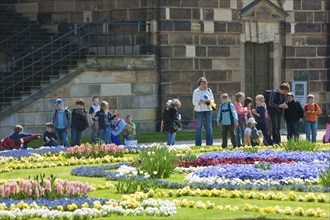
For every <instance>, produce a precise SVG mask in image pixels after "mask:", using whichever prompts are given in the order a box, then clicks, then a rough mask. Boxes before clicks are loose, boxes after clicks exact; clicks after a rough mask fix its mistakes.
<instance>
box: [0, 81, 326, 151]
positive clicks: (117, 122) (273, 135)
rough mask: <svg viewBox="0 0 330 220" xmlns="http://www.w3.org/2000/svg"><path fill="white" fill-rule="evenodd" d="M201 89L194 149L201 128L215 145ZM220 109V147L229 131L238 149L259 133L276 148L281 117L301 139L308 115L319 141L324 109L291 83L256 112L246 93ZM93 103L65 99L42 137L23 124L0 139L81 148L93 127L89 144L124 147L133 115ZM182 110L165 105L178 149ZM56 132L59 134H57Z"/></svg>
mask: <svg viewBox="0 0 330 220" xmlns="http://www.w3.org/2000/svg"><path fill="white" fill-rule="evenodd" d="M197 84H198V87H197V88H196V89H195V90H194V91H193V96H192V103H193V105H194V111H195V114H196V118H197V125H196V139H195V145H196V146H201V145H202V128H203V125H204V127H205V130H206V145H213V128H212V127H213V126H212V111H213V110H215V109H216V108H215V104H214V96H213V93H212V90H211V89H210V88H208V87H207V80H206V78H205V77H201V78H200V79H199V80H198V82H197ZM220 98H221V105H220V107H219V109H218V112H217V116H216V122H217V125H218V126H219V127H221V128H222V147H224V148H225V147H227V145H228V133H229V135H230V138H231V143H232V145H233V146H234V147H236V146H242V145H251V146H256V145H259V143H260V139H259V136H260V133H262V134H263V137H264V140H263V143H264V144H266V145H274V144H280V143H281V135H280V128H281V119H282V117H283V116H284V119H285V121H286V127H287V137H288V139H291V138H299V121H300V120H301V119H302V118H303V117H304V116H305V121H306V122H305V128H306V129H305V131H306V139H307V140H308V141H312V142H313V143H315V142H316V134H317V120H318V115H320V114H322V111H321V109H320V107H319V106H318V105H317V104H316V103H315V102H314V95H312V94H309V95H308V96H307V104H306V105H305V106H304V107H302V106H301V104H300V103H299V102H298V101H296V100H295V99H294V94H293V93H292V92H290V85H289V84H288V83H286V82H284V83H282V84H281V85H280V87H279V88H278V89H276V90H267V91H265V93H264V94H259V95H257V96H256V97H255V108H252V105H253V99H252V98H250V97H247V98H245V97H244V93H242V92H238V93H237V94H236V95H235V102H234V103H232V102H231V100H230V97H229V95H228V94H227V93H223V94H221V97H220ZM92 102H93V104H92V105H91V107H90V109H89V111H87V109H86V108H85V103H84V101H83V100H82V99H79V100H78V101H76V107H75V108H73V109H72V111H70V110H69V109H68V108H65V107H64V102H63V100H62V99H57V100H56V101H55V106H56V109H55V110H54V112H53V117H52V122H49V123H47V124H46V131H45V133H44V134H43V135H41V134H29V133H25V132H23V127H22V126H21V125H16V126H15V128H14V133H13V134H11V135H10V136H8V137H6V138H3V139H1V141H0V146H4V147H5V148H24V147H26V144H27V143H28V142H29V141H31V140H33V139H36V138H40V137H42V136H43V139H44V146H56V145H63V146H74V145H80V140H81V135H82V132H83V131H84V130H86V129H87V128H88V127H89V126H90V125H91V130H92V132H91V142H92V143H96V142H101V143H115V144H117V145H118V144H120V136H119V134H121V135H122V136H123V137H124V140H134V138H135V134H136V125H135V123H134V122H133V121H132V116H130V115H127V116H126V120H125V121H123V119H120V118H119V113H118V111H116V110H113V111H111V112H110V111H109V104H108V102H106V101H102V102H101V104H100V105H99V98H98V97H93V99H92ZM180 107H181V102H180V100H179V99H173V100H168V101H167V107H166V108H165V109H164V111H163V113H162V121H161V130H162V131H163V132H164V133H166V139H167V145H174V144H175V138H176V132H177V130H178V129H179V128H180V127H181V115H180V114H179V112H178V109H179V108H180ZM326 126H327V132H326V134H325V137H324V138H323V141H324V142H326V143H328V142H329V141H330V140H329V139H330V131H329V130H330V116H329V119H328V123H327V125H326ZM68 129H71V145H70V144H69V141H68V133H67V132H68ZM54 130H55V132H54Z"/></svg>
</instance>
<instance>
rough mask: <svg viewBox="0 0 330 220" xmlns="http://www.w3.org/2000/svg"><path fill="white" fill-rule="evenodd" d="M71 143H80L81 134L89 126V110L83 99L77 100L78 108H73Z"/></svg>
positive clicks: (73, 144)
mask: <svg viewBox="0 0 330 220" xmlns="http://www.w3.org/2000/svg"><path fill="white" fill-rule="evenodd" d="M71 117H72V122H71V145H72V146H75V145H80V139H81V134H82V132H83V131H84V130H86V128H88V119H87V111H86V109H85V102H84V100H82V99H79V100H78V101H76V108H74V109H73V110H72V116H71Z"/></svg>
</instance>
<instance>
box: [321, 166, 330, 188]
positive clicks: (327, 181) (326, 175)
mask: <svg viewBox="0 0 330 220" xmlns="http://www.w3.org/2000/svg"><path fill="white" fill-rule="evenodd" d="M319 179H320V183H321V185H322V186H324V187H330V166H329V167H328V168H327V169H326V170H324V171H321V172H320V175H319Z"/></svg>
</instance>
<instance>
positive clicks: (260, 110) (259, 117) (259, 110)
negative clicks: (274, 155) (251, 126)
mask: <svg viewBox="0 0 330 220" xmlns="http://www.w3.org/2000/svg"><path fill="white" fill-rule="evenodd" d="M255 99H256V109H252V113H253V114H254V115H255V119H256V121H257V129H258V130H261V132H262V134H263V136H264V138H265V139H266V141H267V144H268V145H271V146H272V145H273V140H272V139H271V137H270V136H269V134H268V132H267V129H266V111H267V110H266V104H265V98H264V96H263V95H257V96H256V98H255Z"/></svg>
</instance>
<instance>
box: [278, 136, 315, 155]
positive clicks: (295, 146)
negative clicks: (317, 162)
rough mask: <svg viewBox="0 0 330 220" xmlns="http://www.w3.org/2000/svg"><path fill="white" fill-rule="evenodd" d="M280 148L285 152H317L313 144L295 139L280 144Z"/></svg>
mask: <svg viewBox="0 0 330 220" xmlns="http://www.w3.org/2000/svg"><path fill="white" fill-rule="evenodd" d="M282 146H283V147H284V149H285V150H287V151H312V152H315V151H317V150H318V147H317V146H316V144H315V143H312V142H310V141H308V140H302V139H295V138H293V139H290V140H288V141H287V142H284V143H282Z"/></svg>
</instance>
